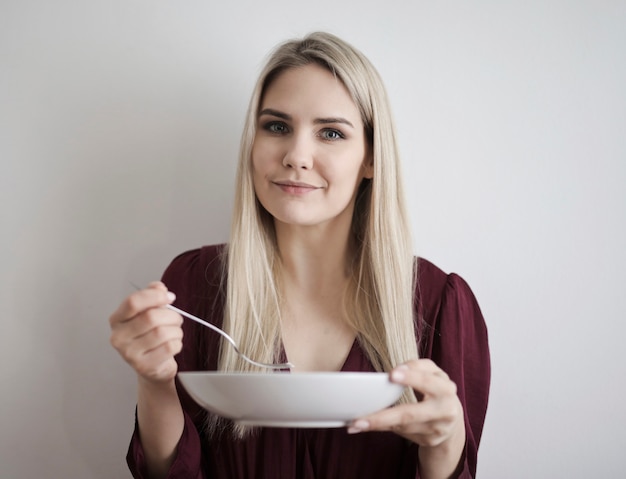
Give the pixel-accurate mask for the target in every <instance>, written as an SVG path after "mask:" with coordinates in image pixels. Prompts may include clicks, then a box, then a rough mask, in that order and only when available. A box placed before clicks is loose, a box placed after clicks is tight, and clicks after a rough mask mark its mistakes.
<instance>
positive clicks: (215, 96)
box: [0, 0, 626, 479]
mask: <svg viewBox="0 0 626 479" xmlns="http://www.w3.org/2000/svg"><path fill="white" fill-rule="evenodd" d="M625 25H626V3H625V2H623V1H621V2H618V1H598V0H593V1H592V0H581V1H553V0H547V1H546V0H542V1H521V0H520V1H489V0H477V1H473V2H468V1H461V0H452V1H439V2H432V1H422V0H419V1H414V2H409V1H406V2H401V1H385V2H380V1H376V2H374V1H364V0H349V1H341V2H338V1H336V0H331V1H327V0H319V1H316V2H302V3H300V2H297V1H294V2H284V1H274V0H269V1H263V2H255V1H251V0H250V1H232V2H210V1H176V2H175V1H169V2H166V1H156V0H150V1H147V0H137V1H131V0H124V1H122V0H108V1H102V0H96V1H91V2H85V1H78V0H76V1H71V0H57V1H54V2H48V1H36V0H35V1H34V0H20V1H17V0H4V1H2V2H1V3H0V161H1V163H0V165H1V172H0V211H1V215H2V216H1V218H0V228H1V232H2V234H1V235H0V268H1V269H0V308H1V311H2V319H1V321H2V333H1V334H0V353H1V354H2V357H1V358H0V374H1V377H0V381H1V385H2V386H1V388H2V393H1V395H0V406H1V417H0V420H1V424H0V464H1V472H0V475H1V476H2V477H7V478H32V477H42V476H45V477H58V478H68V477H71V478H112V477H128V473H127V472H126V468H125V465H124V454H125V450H126V446H127V443H128V440H129V437H130V433H131V430H132V424H133V412H134V400H135V399H134V396H135V384H134V377H133V373H132V371H131V370H130V369H129V368H128V367H127V366H126V365H125V364H124V363H123V362H122V360H121V359H120V358H119V357H118V356H117V355H116V353H115V352H114V351H113V349H112V348H111V347H110V346H109V343H108V339H109V329H108V322H107V319H108V316H109V314H110V313H111V311H112V310H113V309H114V308H115V307H116V305H117V303H118V302H119V300H121V298H122V297H123V296H124V295H125V294H126V293H128V292H129V291H130V287H129V285H128V281H129V280H132V281H134V282H139V283H142V282H146V281H148V280H150V279H153V278H157V277H159V275H160V274H161V272H162V270H163V268H164V267H165V266H166V265H167V264H168V262H169V261H170V260H171V259H172V258H173V257H174V256H175V255H176V254H178V253H180V252H182V251H183V250H186V249H190V248H193V247H196V246H199V245H202V244H207V243H213V242H219V241H224V240H225V239H226V238H227V232H228V225H229V215H230V210H231V205H232V186H233V176H234V168H235V158H236V154H237V147H238V141H239V134H240V131H241V126H242V121H243V116H244V110H245V107H246V104H247V101H248V97H249V94H250V91H251V88H252V83H253V81H254V79H255V77H256V75H257V73H258V71H259V68H260V66H261V64H262V61H263V59H264V58H265V55H266V54H267V52H268V51H269V49H270V48H272V47H273V46H274V45H275V44H276V43H277V42H279V41H281V40H284V39H286V38H289V37H292V36H294V35H302V34H304V33H307V32H309V31H311V30H316V29H324V30H329V31H331V32H334V33H336V34H339V35H340V36H342V37H344V38H345V39H347V40H348V41H350V42H352V43H354V44H355V45H356V46H358V47H359V48H360V49H361V50H363V51H364V52H365V53H366V54H367V55H368V56H369V57H370V58H371V60H372V61H373V62H374V63H375V65H377V67H378V68H379V70H380V72H381V74H382V76H383V77H384V79H385V81H386V84H387V87H388V89H389V92H390V95H391V99H392V102H393V107H394V112H395V115H396V119H397V124H398V131H399V137H400V141H401V150H402V155H403V163H404V164H403V167H404V173H405V177H406V184H407V190H408V196H409V202H410V212H411V218H412V220H413V223H414V225H415V243H416V244H415V251H416V253H418V254H420V255H422V256H424V257H426V258H428V259H430V260H431V261H433V262H435V263H436V264H438V265H439V266H440V267H442V268H443V269H445V270H447V271H456V272H458V273H460V274H461V275H462V276H464V277H465V278H466V280H467V281H468V282H469V283H470V285H471V286H472V288H473V290H474V291H475V293H476V295H477V297H478V299H479V301H480V303H481V306H482V308H483V312H484V314H485V316H486V319H487V321H488V325H489V329H490V339H491V350H492V355H493V389H492V396H491V404H490V408H489V414H488V418H487V422H486V425H485V434H484V440H483V443H482V446H481V456H480V460H479V477H483V478H492V479H501V478H528V477H536V478H553V477H568V478H587V477H617V476H619V475H620V473H621V472H622V471H623V465H622V464H623V450H624V447H625V446H626V433H625V431H624V425H625V424H626V415H625V413H624V407H623V404H624V394H625V392H626V391H625V380H624V378H625V377H626V364H625V361H624V359H623V353H622V352H621V350H622V349H623V348H622V344H623V339H624V335H625V332H626V331H625V327H624V322H625V320H626V295H625V294H624V286H626V284H625V281H624V273H623V269H624V267H625V266H626V254H625V248H624V247H625V246H626V228H625V226H626V225H625V223H626V194H625V192H624V185H626V140H625V138H626V135H625V132H626V89H625V88H624V85H626V27H625Z"/></svg>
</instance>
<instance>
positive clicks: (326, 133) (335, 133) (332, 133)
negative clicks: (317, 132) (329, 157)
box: [321, 128, 345, 141]
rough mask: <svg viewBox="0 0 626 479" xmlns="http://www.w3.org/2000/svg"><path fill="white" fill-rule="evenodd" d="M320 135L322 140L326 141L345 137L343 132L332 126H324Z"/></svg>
mask: <svg viewBox="0 0 626 479" xmlns="http://www.w3.org/2000/svg"><path fill="white" fill-rule="evenodd" d="M321 136H322V138H323V139H324V140H328V141H336V140H341V139H343V138H345V135H344V134H343V133H341V132H340V131H339V130H335V129H333V128H326V129H325V130H322V133H321Z"/></svg>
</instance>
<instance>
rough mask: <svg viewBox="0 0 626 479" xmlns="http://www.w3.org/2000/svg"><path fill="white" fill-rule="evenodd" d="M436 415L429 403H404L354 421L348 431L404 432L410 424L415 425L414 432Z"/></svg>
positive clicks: (352, 432)
mask: <svg viewBox="0 0 626 479" xmlns="http://www.w3.org/2000/svg"><path fill="white" fill-rule="evenodd" d="M434 417H435V415H434V413H433V411H432V408H431V407H430V406H429V405H425V404H424V403H419V404H402V405H400V406H395V407H391V408H387V409H383V410H382V411H379V412H376V413H374V414H370V415H369V416H365V417H362V418H359V419H357V420H356V421H353V422H352V423H351V424H350V425H349V427H348V432H349V433H351V434H354V433H357V432H363V431H393V432H402V431H404V430H405V429H406V426H407V425H408V424H411V425H413V426H414V428H413V429H414V432H419V429H420V427H419V426H420V425H421V424H425V423H428V422H430V421H432V420H433V418H434Z"/></svg>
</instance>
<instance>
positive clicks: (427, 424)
mask: <svg viewBox="0 0 626 479" xmlns="http://www.w3.org/2000/svg"><path fill="white" fill-rule="evenodd" d="M236 184H237V190H236V196H235V206H234V214H233V223H232V230H231V240H230V242H229V244H228V245H217V246H209V247H204V248H201V249H198V250H193V251H189V252H187V253H184V254H182V255H181V256H179V257H178V258H176V259H175V260H174V261H173V262H172V264H171V265H170V267H169V268H168V269H167V271H166V272H165V274H164V276H163V282H155V283H152V284H150V285H149V286H148V287H147V288H146V289H144V290H142V291H138V292H135V293H133V294H131V295H130V296H129V297H128V298H126V300H125V301H124V302H123V303H122V304H121V305H120V307H119V308H118V309H117V311H116V312H115V313H114V314H113V315H112V316H111V318H110V323H111V328H112V335H111V343H112V344H113V346H114V347H115V348H116V349H117V350H118V351H119V353H120V354H121V355H122V357H123V358H124V359H125V360H126V361H127V362H128V363H129V364H130V365H131V366H132V367H133V368H134V369H135V371H136V372H137V377H138V383H139V388H138V401H137V415H136V418H137V420H136V428H135V434H134V436H133V439H132V442H131V446H130V448H129V454H128V457H127V460H128V463H129V466H130V468H131V471H132V472H133V475H134V476H135V477H181V478H182V477H194V478H195V477H207V478H209V477H211V478H244V477H267V478H314V477H317V478H325V479H326V478H333V477H337V478H352V477H360V478H368V477H371V478H381V477H385V478H387V477H390V478H391V477H398V478H405V477H406V478H409V477H410V478H415V477H421V478H440V477H441V478H444V477H445V478H447V477H473V476H474V474H475V470H476V455H477V448H478V443H479V441H480V436H481V433H482V426H483V422H484V417H485V412H486V407H487V398H488V389H489V374H490V365H489V352H488V344H487V333H486V328H485V324H484V321H483V319H482V316H481V313H480V309H479V307H478V305H477V303H476V300H475V299H474V296H473V294H472V292H471V291H470V289H469V287H468V286H467V284H466V283H465V282H464V281H463V280H462V279H461V278H460V277H458V276H456V275H454V274H452V275H446V274H444V273H443V272H442V271H440V270H439V269H438V268H436V267H435V266H434V265H432V264H431V263H429V262H427V261H425V260H422V259H419V260H415V259H414V257H413V254H412V252H411V244H412V242H411V239H410V234H409V226H408V224H407V220H406V214H405V207H404V200H403V196H402V189H401V184H400V173H399V160H398V153H397V147H396V140H395V134H394V129H393V122H392V118H391V114H390V110H389V106H388V101H387V98H386V94H385V90H384V87H383V85H382V82H381V81H380V79H379V76H378V74H377V73H376V71H375V69H374V68H373V66H372V65H371V64H370V63H369V61H368V60H367V59H366V58H365V57H364V56H363V55H362V54H360V53H359V52H358V51H357V50H355V49H354V48H353V47H351V46H350V45H348V44H346V43H345V42H343V41H342V40H340V39H338V38H336V37H334V36H332V35H329V34H325V33H315V34H311V35H309V36H308V37H306V38H304V39H302V40H294V41H290V42H287V43H285V44H283V45H281V46H280V47H279V48H278V49H277V50H276V51H275V52H274V54H273V55H272V56H271V58H270V59H269V61H268V64H267V65H266V67H265V69H264V70H263V72H262V73H261V75H260V78H259V80H258V83H257V86H256V88H255V90H254V92H253V95H252V100H251V103H250V107H249V111H248V115H247V121H246V126H245V129H244V133H243V138H242V145H241V154H240V160H239V167H238V171H237V182H236ZM165 285H167V287H166V286H165ZM168 288H170V289H171V292H170V291H169V290H168ZM174 293H176V296H175V295H174ZM175 298H176V304H177V306H179V307H180V308H182V309H186V310H188V311H190V312H192V313H194V314H197V315H201V316H202V317H204V318H207V319H208V320H209V321H211V322H213V323H215V324H216V325H218V326H222V327H223V328H224V329H225V330H226V331H228V332H229V333H230V334H231V335H232V336H233V337H234V338H235V340H236V341H238V342H239V344H240V346H241V349H242V350H244V351H245V352H246V353H247V354H248V356H251V357H253V358H254V359H256V360H257V361H263V362H277V361H284V360H286V359H288V360H289V361H290V362H292V363H293V364H295V367H296V370H297V371H385V372H389V374H390V378H391V380H392V381H394V382H397V383H399V384H402V385H405V386H407V387H406V389H405V391H406V393H405V394H404V396H403V397H402V398H401V400H400V401H399V404H397V405H395V406H394V407H392V408H389V409H386V410H384V411H380V412H378V413H375V414H372V415H370V416H368V417H365V418H360V419H358V420H356V421H354V422H352V423H351V424H350V425H349V426H348V428H346V429H272V428H258V429H255V430H253V431H248V430H245V429H243V428H238V427H230V426H232V425H231V424H229V423H228V422H227V421H225V420H223V419H220V418H217V417H215V416H213V415H211V414H208V413H207V412H206V411H203V410H202V409H200V408H199V407H198V406H197V405H196V404H195V403H194V402H193V401H192V400H190V398H189V397H188V396H187V395H186V393H185V392H184V391H183V390H182V389H180V388H178V387H177V384H176V382H175V375H176V373H177V371H183V370H216V369H217V370H221V371H246V370H253V367H251V366H250V365H249V364H247V363H245V362H242V361H241V360H240V359H239V358H238V357H237V355H236V354H235V353H234V351H233V349H232V348H230V347H228V346H226V347H224V348H223V349H221V348H220V341H219V337H218V336H217V335H215V334H214V333H212V332H210V331H208V330H207V329H203V328H202V327H201V326H197V325H196V324H195V323H191V322H183V320H182V318H181V317H180V316H179V315H177V314H176V313H174V312H172V311H170V310H168V309H165V308H163V307H162V306H164V305H165V304H168V303H172V302H173V301H174V300H175ZM183 331H184V334H183ZM183 338H184V339H183ZM418 358H420V359H418ZM418 399H419V401H418Z"/></svg>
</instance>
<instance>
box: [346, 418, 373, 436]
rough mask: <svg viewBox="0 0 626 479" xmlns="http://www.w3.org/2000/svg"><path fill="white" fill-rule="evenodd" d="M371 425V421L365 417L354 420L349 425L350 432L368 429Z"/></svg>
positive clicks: (355, 432)
mask: <svg viewBox="0 0 626 479" xmlns="http://www.w3.org/2000/svg"><path fill="white" fill-rule="evenodd" d="M369 427H370V423H369V422H367V421H366V420H365V419H359V420H357V421H355V422H353V423H352V424H351V425H350V427H348V434H358V433H359V432H363V431H367V430H368V429H369Z"/></svg>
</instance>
